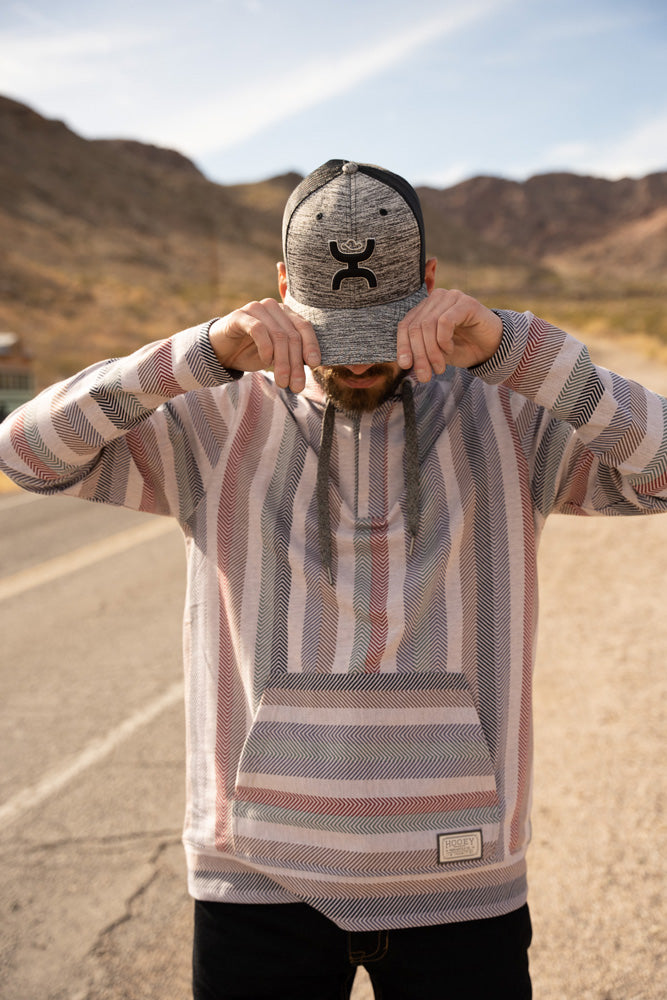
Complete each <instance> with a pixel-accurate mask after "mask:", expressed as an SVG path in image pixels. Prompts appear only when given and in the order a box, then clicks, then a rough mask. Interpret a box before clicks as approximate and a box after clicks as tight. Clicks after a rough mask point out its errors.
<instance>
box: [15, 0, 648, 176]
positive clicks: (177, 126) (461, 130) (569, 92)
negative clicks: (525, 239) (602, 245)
mask: <svg viewBox="0 0 667 1000" xmlns="http://www.w3.org/2000/svg"><path fill="white" fill-rule="evenodd" d="M0 93H2V94H4V95H6V96H9V97H13V98H15V99H17V100H21V101H24V102H25V103H27V104H29V105H31V106H32V107H33V108H35V109H36V110H37V111H39V112H40V113H41V114H44V115H46V116H47V117H49V118H59V119H61V120H63V121H65V122H66V123H67V124H68V125H69V126H70V128H72V129H74V131H76V132H78V133H79V134H81V135H83V136H85V137H86V138H108V137H114V138H118V137H122V138H132V139H139V140H141V141H144V142H153V143H156V144H158V145H162V146H168V147H171V148H174V149H178V150H180V151H181V152H182V153H184V154H185V155H187V156H189V157H190V158H191V159H193V160H194V161H195V162H196V163H197V165H198V166H199V167H200V168H201V169H202V170H203V171H204V173H205V174H206V175H207V176H208V177H210V178H211V179H212V180H217V181H220V182H221V183H234V182H237V181H244V180H248V181H253V180H259V179H261V178H265V177H270V176H274V175H276V174H280V173H284V172H285V171H287V170H298V171H299V172H301V173H307V172H308V171H310V170H312V169H314V167H316V166H318V165H319V164H320V163H322V162H323V161H324V160H327V159H329V158H330V157H343V158H346V159H356V160H360V161H366V162H373V163H380V164H382V165H383V166H386V167H388V168H390V169H393V170H395V171H397V172H398V173H401V174H403V175H404V176H406V177H407V178H408V179H409V180H411V181H412V182H413V183H415V184H421V183H430V184H433V185H435V186H440V187H444V186H448V185H450V184H453V183H456V182H458V181H460V180H463V179H465V178H467V177H471V176H475V175H477V174H492V175H495V176H503V177H509V178H514V179H517V180H521V179H524V178H525V177H528V176H530V175H532V174H536V173H545V172H547V171H551V170H572V171H575V172H577V173H590V174H594V175H596V176H602V177H611V178H616V177H621V176H627V175H629V176H634V177H639V176H642V175H644V174H646V173H650V172H652V171H655V170H661V169H667V4H665V2H664V0H627V2H622V0H553V2H547V0H440V2H435V0H419V2H413V3H410V2H409V0H356V2H355V0H321V2H320V0H283V2H277V0H189V2H185V3H182V4H179V5H177V6H171V5H170V4H168V3H165V2H164V0H161V2H159V3H158V2H157V0H146V2H141V0H134V2H131V0H113V2H101V0H25V2H21V0H16V2H14V0H4V3H3V4H2V7H1V9H0Z"/></svg>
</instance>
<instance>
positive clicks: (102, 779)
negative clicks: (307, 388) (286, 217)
mask: <svg viewBox="0 0 667 1000" xmlns="http://www.w3.org/2000/svg"><path fill="white" fill-rule="evenodd" d="M600 360H602V362H603V363H608V364H609V366H610V367H615V368H617V369H618V370H621V371H623V372H624V373H625V374H629V375H631V376H633V375H634V376H635V377H639V378H641V379H642V380H643V381H645V382H647V383H648V384H651V383H653V385H654V387H655V388H657V389H659V390H660V391H663V392H665V391H667V369H665V368H661V367H660V366H658V365H648V366H647V365H646V363H645V362H643V363H642V362H641V360H640V359H637V358H633V357H632V356H630V355H627V353H623V354H622V355H621V356H620V357H613V358H611V359H609V360H608V361H607V359H606V358H605V357H604V356H603V357H601V359H600ZM666 556H667V518H666V517H659V518H632V519H608V520H607V519H593V520H589V519H586V520H584V519H578V518H554V519H552V521H551V523H550V525H549V526H548V528H547V531H546V533H545V539H544V542H543V546H542V552H541V591H542V593H541V623H542V625H541V632H540V644H539V650H538V669H537V674H536V685H535V687H536V690H535V717H536V788H535V797H534V808H533V820H534V822H533V829H534V838H533V843H532V846H531V849H530V852H529V876H530V885H531V889H530V901H531V910H532V914H533V924H534V931H535V936H534V944H533V948H532V951H531V966H532V972H533V982H534V988H535V997H536V1000H662V998H664V997H665V996H667V933H666V929H667V912H666V903H665V901H666V900H667V884H666V877H665V865H664V858H665V846H666V844H667V838H666V836H665V832H666V831H665V813H664V791H665V765H664V734H665V731H666V729H667V726H666V721H667V720H666V719H665V714H666V713H665V706H666V704H667V697H666V695H667V672H666V671H665V653H666V651H667V616H666V615H665V610H664V609H665V598H664V593H665V585H664V580H665V568H666V566H667V558H666ZM183 594H184V555H183V543H182V540H181V537H180V534H179V532H178V529H177V528H175V527H173V526H171V525H170V523H169V522H167V521H163V520H161V519H158V518H150V517H146V516H143V515H133V514H129V513H127V512H123V511H115V510H109V509H106V508H100V507H96V506H93V505H87V504H84V503H81V502H79V501H76V500H71V499H67V498H49V499H34V498H31V497H28V496H25V495H22V494H10V495H8V496H0V635H1V636H2V644H1V655H0V676H1V678H2V698H1V699H0V745H1V746H2V768H1V769H0V927H1V930H0V1000H149V998H150V1000H158V998H159V1000H187V998H188V996H189V964H190V938H191V919H192V906H191V902H190V900H189V899H188V897H187V894H186V888H185V866H184V860H183V854H182V848H181V846H180V828H181V822H182V814H183V804H184V803H183V770H184V765H183V718H182V701H181V687H180V684H181V653H180V648H181V647H180V623H181V612H182V603H183ZM367 997H370V993H369V992H368V988H367V985H366V984H365V983H364V982H362V981H361V979H360V980H359V981H358V984H357V986H356V988H355V1000H362V998H363V1000H366V998H367Z"/></svg>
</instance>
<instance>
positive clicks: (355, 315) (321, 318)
mask: <svg viewBox="0 0 667 1000" xmlns="http://www.w3.org/2000/svg"><path fill="white" fill-rule="evenodd" d="M427 295H428V291H427V289H426V285H422V286H421V288H419V289H418V290H417V291H416V292H413V293H412V294H411V295H408V296H407V297H406V298H404V299H397V300H396V301H395V302H386V303H383V304H382V305H377V306H369V307H368V308H365V309H317V308H315V307H314V306H307V305H304V304H303V303H302V302H297V301H296V299H293V298H292V296H291V295H290V294H289V293H288V294H287V295H286V296H285V305H287V306H289V308H290V309H293V310H294V312H296V313H298V314H299V316H303V318H304V319H307V320H308V322H309V323H310V324H311V325H312V327H313V329H314V330H315V333H316V335H317V340H318V343H319V345H320V352H321V354H322V364H323V365H363V364H371V363H373V362H378V361H395V360H396V329H397V327H398V324H399V323H400V321H401V320H402V319H403V317H404V316H405V314H406V313H408V312H409V311H410V310H411V309H413V308H414V306H416V305H418V303H420V302H421V301H422V299H425V298H426V297H427Z"/></svg>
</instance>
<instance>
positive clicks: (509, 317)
mask: <svg viewBox="0 0 667 1000" xmlns="http://www.w3.org/2000/svg"><path fill="white" fill-rule="evenodd" d="M493 312H494V313H495V314H496V316H499V317H500V319H501V321H502V324H503V332H502V336H501V338H500V344H499V345H498V349H497V350H496V352H495V354H493V355H492V356H491V357H490V358H489V360H488V361H485V362H484V363H483V364H481V365H473V366H472V367H471V368H469V369H468V370H469V371H470V372H472V374H473V375H477V376H478V378H481V379H482V380H483V381H484V382H486V383H487V384H488V385H500V384H501V383H502V382H506V381H507V380H508V379H509V378H511V377H512V375H513V374H514V372H515V371H516V369H517V367H518V365H519V363H520V361H521V359H522V358H523V356H524V354H525V351H526V345H527V343H528V332H529V330H530V324H531V322H532V320H533V314H532V313H530V312H525V313H518V312H512V311H510V310H509V309H494V310H493Z"/></svg>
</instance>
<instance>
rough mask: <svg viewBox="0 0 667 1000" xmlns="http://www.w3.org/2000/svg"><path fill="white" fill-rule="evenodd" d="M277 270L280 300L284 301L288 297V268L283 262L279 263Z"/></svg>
mask: <svg viewBox="0 0 667 1000" xmlns="http://www.w3.org/2000/svg"><path fill="white" fill-rule="evenodd" d="M276 268H277V270H278V291H279V292H280V298H281V299H283V301H284V299H285V296H286V295H287V268H286V267H285V265H284V263H283V261H282V260H279V261H278V263H277V264H276Z"/></svg>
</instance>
